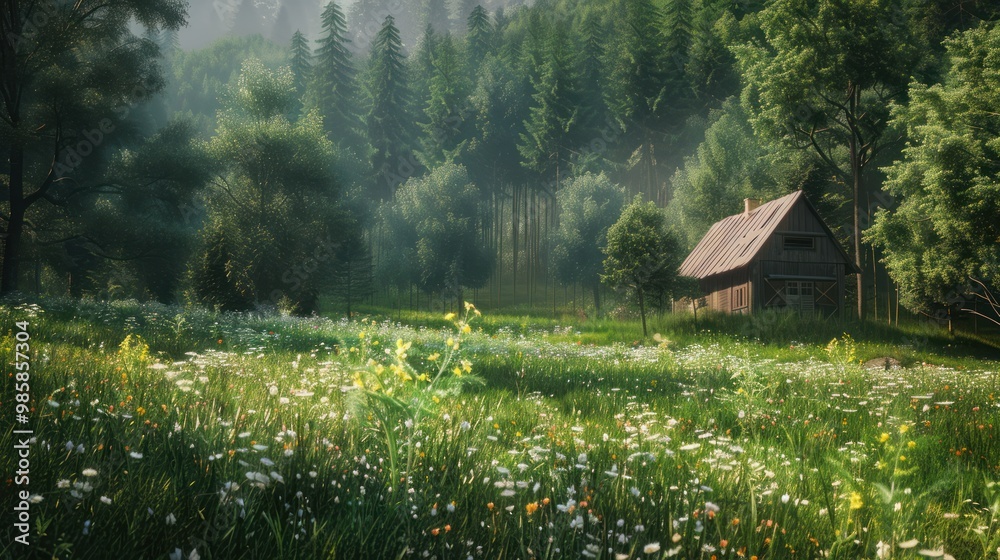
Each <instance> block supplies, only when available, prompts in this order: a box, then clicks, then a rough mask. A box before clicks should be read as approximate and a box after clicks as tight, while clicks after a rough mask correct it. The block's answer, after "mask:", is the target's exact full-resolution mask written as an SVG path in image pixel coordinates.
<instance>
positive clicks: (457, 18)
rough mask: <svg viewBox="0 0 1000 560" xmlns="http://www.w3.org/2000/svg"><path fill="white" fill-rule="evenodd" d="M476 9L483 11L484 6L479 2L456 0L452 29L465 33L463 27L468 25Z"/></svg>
mask: <svg viewBox="0 0 1000 560" xmlns="http://www.w3.org/2000/svg"><path fill="white" fill-rule="evenodd" d="M476 8H480V9H482V5H481V4H480V3H479V0H455V1H454V9H453V10H452V16H453V19H452V22H453V25H452V28H453V29H454V30H455V31H456V32H461V31H463V29H462V28H463V26H465V25H466V24H467V23H468V20H469V18H470V17H472V12H474V11H475V10H476ZM484 11H485V10H484Z"/></svg>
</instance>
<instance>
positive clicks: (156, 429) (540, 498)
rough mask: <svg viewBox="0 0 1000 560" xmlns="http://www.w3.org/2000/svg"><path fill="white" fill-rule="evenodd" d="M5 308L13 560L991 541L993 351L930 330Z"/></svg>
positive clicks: (940, 553) (1, 347) (686, 551)
mask: <svg viewBox="0 0 1000 560" xmlns="http://www.w3.org/2000/svg"><path fill="white" fill-rule="evenodd" d="M0 318H2V320H3V323H2V324H3V325H4V327H3V333H2V334H3V338H2V341H0V360H2V361H3V363H4V364H5V369H6V371H7V372H8V375H7V376H5V377H7V379H6V381H5V383H4V387H3V390H2V393H0V395H2V396H0V403H2V405H0V409H2V410H3V411H4V415H5V419H4V421H5V423H8V422H10V420H9V419H8V418H9V417H10V416H12V412H11V411H12V410H13V406H12V404H13V403H14V374H13V371H14V369H13V368H12V367H10V364H13V363H14V362H15V343H16V337H15V333H16V331H17V328H16V327H15V326H14V325H15V324H16V323H17V322H21V321H27V322H28V325H27V331H28V332H29V333H30V351H29V353H28V355H29V357H30V362H31V372H32V373H31V381H30V395H31V401H30V406H31V410H30V425H31V427H32V428H33V430H34V433H35V438H34V439H33V440H32V443H31V477H30V489H31V497H30V500H29V501H30V503H31V512H32V513H31V515H32V522H31V523H32V528H31V535H30V541H31V544H30V546H28V547H25V546H23V545H21V544H17V543H15V542H14V540H13V537H14V533H13V528H12V526H11V524H10V523H8V524H5V526H4V529H3V530H4V531H5V539H4V543H3V549H2V554H0V555H2V557H4V558H18V559H21V558H74V559H90V558H107V557H119V558H129V559H132V558H155V559H170V560H178V559H197V558H201V559H212V558H218V559H228V558H241V559H242V558H246V559H256V558H260V559H275V558H302V559H305V558H310V559H311V558H347V559H354V558H437V559H440V560H444V559H465V558H471V559H478V558H505V559H506V558H511V559H513V558H520V559H525V560H526V559H529V558H580V557H583V558H604V559H616V560H619V559H625V558H643V559H645V558H649V559H653V558H657V559H658V558H683V559H705V560H709V559H712V560H718V559H722V558H746V559H756V560H763V559H779V558H803V559H807V558H840V559H857V558H879V559H889V558H892V559H916V558H957V559H989V558H1000V484H998V483H1000V446H998V443H997V434H998V430H997V424H998V423H1000V401H998V397H1000V373H998V371H1000V364H998V362H997V361H995V359H996V353H995V348H993V347H990V346H989V345H987V344H985V343H983V342H982V341H979V340H975V339H972V338H949V337H947V336H945V335H944V334H942V333H941V331H940V329H938V328H937V327H933V326H927V325H924V326H915V327H912V328H908V329H907V328H901V329H895V328H890V327H887V326H875V325H867V326H857V325H854V326H851V325H837V324H830V323H820V322H818V321H806V320H803V319H799V318H795V317H787V316H781V315H765V316H758V317H755V318H751V319H738V318H724V317H712V316H708V317H703V318H700V321H699V323H698V324H697V325H695V324H694V322H693V320H692V319H691V318H689V317H665V318H663V319H661V320H659V321H658V322H657V323H654V325H655V328H656V330H657V332H658V333H659V334H658V335H657V336H656V337H655V338H654V339H652V340H646V341H642V340H641V337H640V336H638V334H637V332H639V331H638V330H637V329H638V326H637V325H636V324H634V323H621V322H616V321H611V320H599V321H596V320H590V321H583V322H579V321H574V320H572V319H569V320H565V318H564V319H563V320H559V321H556V320H554V319H550V320H543V319H532V318H527V317H524V318H519V317H511V316H503V317H500V316H490V314H485V315H483V316H480V314H479V312H478V310H476V309H475V308H474V307H471V306H468V307H467V309H466V310H465V311H464V312H463V313H461V314H449V315H448V316H443V315H441V314H416V313H410V314H406V315H400V316H399V317H394V318H393V319H387V318H385V317H383V316H380V315H378V314H372V315H368V316H363V317H361V318H358V319H354V320H346V319H341V320H334V319H329V318H323V317H313V318H290V317H281V316H275V315H257V314H217V313H212V312H209V311H204V310H198V309H187V308H182V307H168V306H162V305H149V304H137V303H135V302H117V303H101V302H92V301H84V302H73V301H69V300H61V299H44V300H40V301H37V302H34V303H21V304H14V303H8V304H6V305H3V306H0ZM844 331H847V332H848V333H850V334H844ZM885 358H890V359H891V360H888V361H887V360H885ZM5 425H7V424H5ZM15 443H16V441H15V439H14V435H13V432H12V429H10V428H5V430H4V431H3V433H2V434H0V447H2V448H3V449H4V450H5V452H4V454H3V460H2V461H0V463H2V464H3V472H4V479H5V484H4V494H5V495H12V494H13V492H14V491H15V490H17V489H18V488H19V487H17V486H15V484H14V482H13V477H12V475H11V473H13V472H14V471H15V470H16V466H15V458H14V455H13V454H12V453H11V451H10V450H11V449H12V448H13V446H14V444H15ZM4 503H5V504H7V503H11V500H8V499H7V498H5V499H4Z"/></svg>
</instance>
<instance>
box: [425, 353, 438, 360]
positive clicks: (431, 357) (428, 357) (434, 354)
mask: <svg viewBox="0 0 1000 560" xmlns="http://www.w3.org/2000/svg"><path fill="white" fill-rule="evenodd" d="M440 357H441V354H439V353H437V352H435V353H433V354H431V355H430V356H427V361H428V362H436V361H437V359H438V358H440Z"/></svg>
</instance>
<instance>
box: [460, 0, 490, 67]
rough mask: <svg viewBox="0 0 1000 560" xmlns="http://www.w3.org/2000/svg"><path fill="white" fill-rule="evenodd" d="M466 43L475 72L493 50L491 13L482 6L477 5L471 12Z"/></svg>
mask: <svg viewBox="0 0 1000 560" xmlns="http://www.w3.org/2000/svg"><path fill="white" fill-rule="evenodd" d="M465 45H466V55H467V58H468V60H469V69H470V71H472V72H473V73H474V72H475V71H476V70H477V69H478V68H479V65H480V64H482V62H483V60H485V59H486V55H487V54H489V53H490V51H491V50H493V49H492V47H493V24H492V22H491V21H490V14H489V13H487V12H486V10H485V9H484V8H483V7H482V6H476V7H475V8H473V9H472V12H471V13H470V14H469V19H468V20H467V22H466V35H465Z"/></svg>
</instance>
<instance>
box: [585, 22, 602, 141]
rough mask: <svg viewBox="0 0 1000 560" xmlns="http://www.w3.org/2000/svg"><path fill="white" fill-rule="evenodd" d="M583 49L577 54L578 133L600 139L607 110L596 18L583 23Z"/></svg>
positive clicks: (600, 42)
mask: <svg viewBox="0 0 1000 560" xmlns="http://www.w3.org/2000/svg"><path fill="white" fill-rule="evenodd" d="M582 31H583V48H582V49H581V51H580V83H581V84H582V85H583V86H584V87H583V88H581V96H580V130H581V134H583V135H584V136H585V137H587V138H593V139H597V138H600V137H601V131H602V129H604V128H605V127H606V126H607V122H608V110H607V105H606V104H605V102H604V64H603V59H604V56H605V52H604V37H605V36H606V35H607V32H606V30H605V29H604V28H603V26H602V25H601V22H600V21H599V20H598V19H597V18H596V17H588V18H587V19H586V20H585V21H584V22H583V30H582Z"/></svg>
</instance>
